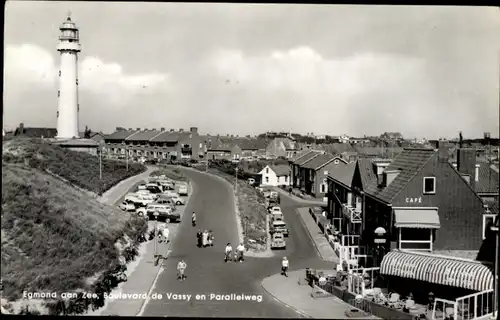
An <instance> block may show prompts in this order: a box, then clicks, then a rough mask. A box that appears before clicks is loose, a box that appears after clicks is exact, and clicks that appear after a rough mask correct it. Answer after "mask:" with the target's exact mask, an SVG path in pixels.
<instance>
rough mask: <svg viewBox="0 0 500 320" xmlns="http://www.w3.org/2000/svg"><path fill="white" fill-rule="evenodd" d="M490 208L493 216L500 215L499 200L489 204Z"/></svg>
mask: <svg viewBox="0 0 500 320" xmlns="http://www.w3.org/2000/svg"><path fill="white" fill-rule="evenodd" d="M488 208H489V209H490V212H491V213H492V214H498V211H499V209H498V199H495V201H493V202H490V203H488Z"/></svg>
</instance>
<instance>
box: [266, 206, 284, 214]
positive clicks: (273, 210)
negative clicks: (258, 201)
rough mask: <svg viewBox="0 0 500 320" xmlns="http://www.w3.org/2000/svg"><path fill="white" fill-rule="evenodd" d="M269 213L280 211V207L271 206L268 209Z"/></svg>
mask: <svg viewBox="0 0 500 320" xmlns="http://www.w3.org/2000/svg"><path fill="white" fill-rule="evenodd" d="M269 212H270V213H275V212H277V213H281V208H280V207H272V208H271V209H270V210H269Z"/></svg>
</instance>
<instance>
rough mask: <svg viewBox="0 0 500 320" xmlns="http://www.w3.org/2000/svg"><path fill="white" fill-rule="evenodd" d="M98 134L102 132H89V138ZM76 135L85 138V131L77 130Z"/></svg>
mask: <svg viewBox="0 0 500 320" xmlns="http://www.w3.org/2000/svg"><path fill="white" fill-rule="evenodd" d="M98 134H100V135H102V136H104V135H103V134H102V132H90V138H92V137H94V136H96V135H98ZM78 136H79V137H80V138H85V132H78Z"/></svg>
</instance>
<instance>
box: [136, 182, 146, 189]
mask: <svg viewBox="0 0 500 320" xmlns="http://www.w3.org/2000/svg"><path fill="white" fill-rule="evenodd" d="M137 190H146V184H145V183H143V184H140V185H138V186H137Z"/></svg>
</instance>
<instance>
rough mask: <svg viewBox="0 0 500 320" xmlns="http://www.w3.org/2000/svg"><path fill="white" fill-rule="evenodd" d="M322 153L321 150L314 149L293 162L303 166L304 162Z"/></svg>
mask: <svg viewBox="0 0 500 320" xmlns="http://www.w3.org/2000/svg"><path fill="white" fill-rule="evenodd" d="M320 154H321V152H319V151H313V152H311V153H308V154H306V155H304V156H302V157H300V158H298V159H297V160H295V161H294V162H293V164H297V165H299V166H302V165H303V164H305V163H306V162H308V161H310V160H312V159H313V158H315V157H317V156H319V155H320Z"/></svg>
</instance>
